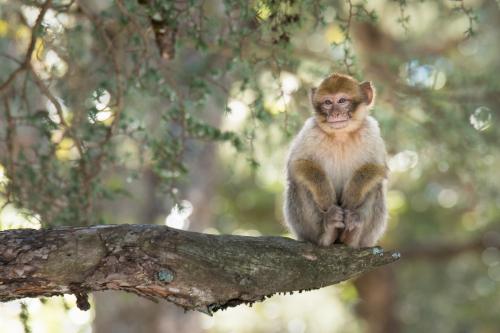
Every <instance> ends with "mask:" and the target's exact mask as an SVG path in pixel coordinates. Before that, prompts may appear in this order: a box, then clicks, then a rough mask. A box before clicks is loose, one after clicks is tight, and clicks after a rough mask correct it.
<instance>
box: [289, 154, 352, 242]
mask: <svg viewBox="0 0 500 333" xmlns="http://www.w3.org/2000/svg"><path fill="white" fill-rule="evenodd" d="M290 172H291V175H292V177H293V178H294V180H295V181H296V182H297V183H298V184H299V186H302V187H303V188H304V189H306V190H307V191H308V193H309V194H310V196H311V197H312V201H313V202H314V203H315V206H316V209H317V211H318V213H319V214H320V215H321V222H320V227H321V228H322V231H321V232H320V236H319V238H316V239H315V240H314V241H315V242H316V243H318V244H319V245H322V246H329V245H331V244H332V243H334V242H335V240H336V239H337V236H338V231H339V228H343V226H344V224H343V211H342V209H341V208H340V207H338V206H337V205H336V195H335V190H334V189H333V187H332V186H331V184H330V182H329V181H328V178H327V177H326V175H325V173H324V172H323V170H322V169H321V168H320V167H319V166H318V165H317V164H316V163H314V162H312V161H310V160H304V159H301V160H296V161H293V162H292V163H291V165H290ZM304 201H310V200H304ZM303 223H307V222H306V221H304V222H303Z"/></svg>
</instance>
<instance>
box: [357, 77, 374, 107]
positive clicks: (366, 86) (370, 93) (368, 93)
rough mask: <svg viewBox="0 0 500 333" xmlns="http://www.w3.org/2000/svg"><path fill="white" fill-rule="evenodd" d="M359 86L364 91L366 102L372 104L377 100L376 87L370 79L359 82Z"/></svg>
mask: <svg viewBox="0 0 500 333" xmlns="http://www.w3.org/2000/svg"><path fill="white" fill-rule="evenodd" d="M359 87H360V88H361V91H362V92H363V96H364V98H365V102H366V104H367V105H368V106H372V105H373V103H374V102H375V87H374V86H373V84H372V83H371V82H370V81H364V82H361V83H360V84H359Z"/></svg>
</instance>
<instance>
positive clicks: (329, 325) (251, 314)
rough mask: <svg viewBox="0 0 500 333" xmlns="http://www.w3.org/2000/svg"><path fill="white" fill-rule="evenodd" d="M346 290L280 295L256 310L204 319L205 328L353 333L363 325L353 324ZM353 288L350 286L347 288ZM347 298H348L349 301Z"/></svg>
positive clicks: (254, 332)
mask: <svg viewBox="0 0 500 333" xmlns="http://www.w3.org/2000/svg"><path fill="white" fill-rule="evenodd" d="M346 287H347V285H346V284H343V286H342V287H328V288H323V289H321V290H313V291H309V292H306V293H302V294H298V293H295V294H294V295H286V296H283V295H281V296H280V295H276V296H273V297H271V298H270V299H267V300H266V301H265V302H263V303H260V302H259V303H255V304H254V305H253V306H252V307H249V306H239V307H236V308H229V309H226V310H224V311H219V312H217V313H215V314H214V316H213V317H208V316H203V317H202V318H201V319H202V327H203V328H204V329H206V330H207V331H208V332H218V333H229V332H238V333H258V332H262V333H272V332H275V333H284V332H289V333H306V332H316V333H334V332H342V333H344V332H345V333H350V332H359V330H360V328H361V327H362V324H361V323H359V322H356V321H353V314H352V313H351V312H350V311H349V310H348V308H347V307H346V306H345V303H346V302H349V301H352V299H351V298H350V297H352V295H351V296H347V294H346V293H344V294H343V291H342V288H346ZM349 288H352V287H347V289H349ZM345 297H348V298H347V299H346V298H345Z"/></svg>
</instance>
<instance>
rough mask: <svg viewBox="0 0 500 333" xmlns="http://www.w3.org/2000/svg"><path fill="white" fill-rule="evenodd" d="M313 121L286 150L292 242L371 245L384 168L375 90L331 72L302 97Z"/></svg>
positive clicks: (379, 228)
mask: <svg viewBox="0 0 500 333" xmlns="http://www.w3.org/2000/svg"><path fill="white" fill-rule="evenodd" d="M310 99H311V101H310V102H311V104H312V108H313V115H312V116H311V117H310V118H309V119H307V120H306V122H305V124H304V126H303V127H302V129H301V130H300V132H299V133H298V134H297V136H296V137H295V138H294V140H293V141H292V143H291V146H290V149H289V152H288V157H287V162H286V189H285V200H284V217H285V223H286V224H287V226H288V228H289V229H290V230H291V231H292V233H294V234H295V235H296V237H297V238H298V239H299V240H302V241H309V242H312V243H315V244H317V245H319V246H324V247H326V246H330V245H332V244H334V243H343V244H346V245H348V246H351V247H354V248H359V247H369V246H374V245H376V243H377V241H378V240H379V238H380V237H381V236H382V234H383V233H384V231H385V228H386V224H387V209H386V191H387V189H386V188H387V177H388V168H387V163H386V149H385V143H384V141H383V139H382V137H381V134H380V129H379V125H378V122H377V121H376V120H375V118H373V117H372V116H370V115H369V111H370V110H371V108H372V107H373V105H374V102H375V88H374V86H373V84H372V83H371V82H369V81H364V82H358V81H356V80H355V79H354V78H352V77H351V76H349V75H344V74H338V73H333V74H332V75H330V76H329V77H327V78H326V79H324V80H323V81H322V82H321V83H320V85H319V86H318V87H317V88H312V89H311V93H310Z"/></svg>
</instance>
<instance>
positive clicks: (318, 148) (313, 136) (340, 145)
mask: <svg viewBox="0 0 500 333" xmlns="http://www.w3.org/2000/svg"><path fill="white" fill-rule="evenodd" d="M297 159H308V160H312V161H314V162H316V163H318V164H319V165H320V166H321V168H322V169H323V171H324V172H325V173H326V175H327V177H328V179H330V181H331V184H332V185H333V186H334V188H335V192H336V193H339V194H340V193H342V189H343V188H344V185H345V184H346V183H347V181H348V180H349V179H350V178H351V177H352V175H353V173H354V172H355V171H356V170H357V169H358V168H359V167H361V166H362V165H363V164H366V163H377V164H384V163H385V148H384V143H383V141H382V138H381V136H380V130H379V127H378V123H377V121H376V120H375V119H374V118H372V117H367V119H366V122H365V124H364V126H363V128H362V129H361V130H360V133H359V135H358V136H356V138H355V139H352V138H348V137H346V138H342V137H339V136H337V137H336V138H332V137H330V136H328V135H327V134H326V133H324V132H323V131H322V130H321V129H319V128H318V127H317V126H316V125H315V120H314V118H310V119H308V120H307V122H306V123H305V125H304V127H303V128H302V130H301V131H300V133H299V134H298V136H297V138H296V139H295V141H294V142H293V144H292V147H291V150H290V161H292V160H297Z"/></svg>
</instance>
